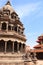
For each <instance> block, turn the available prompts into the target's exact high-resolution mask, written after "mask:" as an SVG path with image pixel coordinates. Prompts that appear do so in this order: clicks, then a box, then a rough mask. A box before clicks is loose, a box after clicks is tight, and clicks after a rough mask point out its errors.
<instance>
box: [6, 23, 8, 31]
mask: <svg viewBox="0 0 43 65" xmlns="http://www.w3.org/2000/svg"><path fill="white" fill-rule="evenodd" d="M6 24H7V27H6V28H7V29H6V30H7V31H8V23H6Z"/></svg>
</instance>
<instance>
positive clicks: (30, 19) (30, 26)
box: [0, 0, 43, 48]
mask: <svg viewBox="0 0 43 65" xmlns="http://www.w3.org/2000/svg"><path fill="white" fill-rule="evenodd" d="M7 1H8V0H0V8H1V7H3V6H4V5H5V4H6V2H7ZM10 2H11V5H12V7H13V8H14V10H15V11H16V12H17V14H18V16H19V17H20V20H21V22H22V23H23V24H24V28H25V31H24V34H25V35H26V39H27V41H26V45H28V46H30V47H31V48H33V47H34V46H35V45H37V44H38V43H37V42H36V41H37V38H38V36H40V35H41V34H43V0H10Z"/></svg>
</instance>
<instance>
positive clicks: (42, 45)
mask: <svg viewBox="0 0 43 65" xmlns="http://www.w3.org/2000/svg"><path fill="white" fill-rule="evenodd" d="M36 42H37V43H38V45H36V46H34V52H35V53H36V57H37V58H38V59H39V60H40V59H41V60H43V34H42V35H40V36H39V37H38V40H37V41H36Z"/></svg>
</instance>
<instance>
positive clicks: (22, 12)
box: [16, 2, 40, 18]
mask: <svg viewBox="0 0 43 65" xmlns="http://www.w3.org/2000/svg"><path fill="white" fill-rule="evenodd" d="M39 5H40V2H38V3H30V4H24V5H19V6H17V8H16V12H17V13H18V15H19V16H20V17H21V18H22V17H24V16H28V15H30V14H31V13H32V12H34V11H36V10H37V9H38V7H39Z"/></svg>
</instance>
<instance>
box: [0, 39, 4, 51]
mask: <svg viewBox="0 0 43 65" xmlns="http://www.w3.org/2000/svg"><path fill="white" fill-rule="evenodd" d="M4 51H5V41H4V40H0V52H4Z"/></svg>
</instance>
